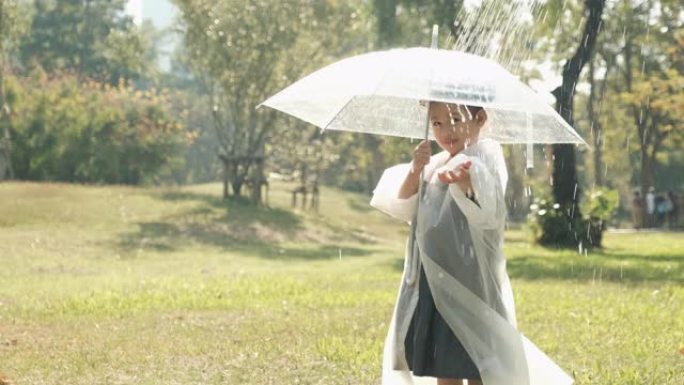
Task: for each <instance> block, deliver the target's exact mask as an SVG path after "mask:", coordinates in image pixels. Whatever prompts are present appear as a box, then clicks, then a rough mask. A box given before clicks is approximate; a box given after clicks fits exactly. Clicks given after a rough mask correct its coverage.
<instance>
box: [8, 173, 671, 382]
mask: <svg viewBox="0 0 684 385" xmlns="http://www.w3.org/2000/svg"><path fill="white" fill-rule="evenodd" d="M290 188H291V186H289V185H287V184H284V183H280V184H275V185H274V186H272V191H271V194H270V208H254V207H248V206H245V205H244V204H239V203H237V202H224V201H222V200H221V199H220V197H219V196H218V193H219V192H220V186H218V185H200V186H192V187H185V188H174V189H171V188H164V189H162V188H150V189H142V188H129V187H119V186H105V187H94V186H79V185H61V184H31V183H4V184H0V384H3V383H4V384H7V383H10V384H13V385H18V384H325V385H329V384H377V383H378V382H379V381H378V380H379V373H380V360H381V350H382V342H383V340H384V336H385V333H386V331H387V326H388V322H389V319H390V315H391V310H392V306H393V303H394V299H395V295H396V292H397V289H398V284H399V280H400V274H401V267H402V263H403V262H402V258H403V255H402V254H403V246H404V237H405V235H406V232H407V229H406V228H405V226H402V225H401V224H398V223H396V222H394V221H392V220H390V219H389V218H387V217H385V216H384V215H383V214H381V213H378V212H375V211H374V210H373V209H371V208H370V207H369V206H368V198H367V197H365V196H362V195H358V194H351V193H344V192H339V191H336V190H330V189H323V191H322V193H321V207H320V214H319V215H316V214H314V213H312V212H309V211H303V210H299V209H298V210H292V209H290V208H289V206H288V205H289V195H288V189H290ZM605 244H606V248H605V250H603V251H601V252H597V253H589V254H588V255H580V254H578V253H577V252H573V251H558V250H549V249H544V248H540V247H538V246H533V245H531V244H530V243H529V239H528V235H527V233H526V232H525V231H523V230H510V231H509V232H507V236H506V254H507V257H508V258H509V261H508V271H509V275H510V276H511V280H512V284H513V290H514V293H515V300H516V307H517V315H518V323H519V325H518V326H519V329H520V330H521V331H522V332H523V333H524V334H525V335H527V336H528V337H529V338H530V339H531V340H532V341H533V342H535V343H536V344H537V346H539V347H540V348H541V349H542V350H544V351H545V352H546V353H547V354H548V355H549V356H550V357H552V358H553V359H554V361H556V362H557V363H558V364H559V365H560V366H561V367H562V368H564V369H565V370H566V372H568V373H570V374H571V375H573V376H574V378H575V380H576V383H577V384H583V385H584V384H602V385H603V384H615V385H627V384H632V385H642V384H671V385H681V384H683V383H684V355H683V354H681V353H679V349H680V348H682V347H684V237H683V236H682V234H681V233H680V234H676V233H634V234H607V235H606V238H605ZM3 381H4V382H3ZM549 385H551V384H549Z"/></svg>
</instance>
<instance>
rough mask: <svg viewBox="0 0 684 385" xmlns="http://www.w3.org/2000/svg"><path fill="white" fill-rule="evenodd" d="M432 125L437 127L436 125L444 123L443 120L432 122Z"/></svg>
mask: <svg viewBox="0 0 684 385" xmlns="http://www.w3.org/2000/svg"><path fill="white" fill-rule="evenodd" d="M432 125H433V126H435V127H436V126H441V125H442V123H441V122H432Z"/></svg>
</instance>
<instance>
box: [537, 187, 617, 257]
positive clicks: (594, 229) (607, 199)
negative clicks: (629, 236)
mask: <svg viewBox="0 0 684 385" xmlns="http://www.w3.org/2000/svg"><path fill="white" fill-rule="evenodd" d="M618 204H619V196H618V192H617V190H610V189H598V188H597V189H595V190H593V191H591V192H590V193H589V194H588V196H587V199H585V200H584V201H583V202H582V210H580V211H581V213H582V217H581V218H576V217H577V216H576V215H575V213H574V210H575V208H574V207H563V206H562V205H561V204H559V203H555V202H553V201H552V200H551V199H550V198H549V199H545V198H535V199H534V203H532V204H531V205H530V213H529V214H528V219H529V223H530V227H531V229H532V232H533V234H534V238H535V240H536V242H537V243H539V244H541V245H546V246H555V247H579V249H580V251H581V250H582V248H585V249H590V248H594V247H601V242H602V239H603V231H604V230H605V229H606V228H607V223H608V222H609V220H610V219H611V217H612V215H613V214H614V212H615V210H616V209H617V207H618ZM573 218H574V219H573ZM571 221H574V222H573V223H571ZM573 229H577V230H576V231H575V230H573Z"/></svg>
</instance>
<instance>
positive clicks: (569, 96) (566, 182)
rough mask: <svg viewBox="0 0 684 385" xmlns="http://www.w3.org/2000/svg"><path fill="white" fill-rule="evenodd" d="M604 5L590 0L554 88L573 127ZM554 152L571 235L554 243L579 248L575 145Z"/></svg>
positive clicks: (557, 187)
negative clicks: (577, 98) (579, 34)
mask: <svg viewBox="0 0 684 385" xmlns="http://www.w3.org/2000/svg"><path fill="white" fill-rule="evenodd" d="M604 6H605V0H586V2H585V10H586V12H587V13H588V17H587V21H586V23H585V25H584V30H583V32H582V38H581V40H580V42H581V43H580V46H579V47H578V48H577V51H576V52H575V54H574V55H573V57H572V58H571V59H570V60H569V61H567V62H566V63H565V65H564V66H563V83H562V84H561V86H560V87H558V88H556V89H555V90H554V91H553V94H554V96H555V97H556V107H557V109H558V112H559V114H560V115H561V117H563V119H565V121H566V122H567V123H568V124H569V125H570V126H572V125H573V124H574V120H573V108H574V95H575V87H576V85H577V82H578V80H579V76H580V73H581V71H582V67H584V64H585V63H586V62H587V61H588V60H589V58H590V57H591V53H592V51H593V49H594V46H595V44H596V38H597V36H598V33H599V29H600V26H601V14H602V13H603V8H604ZM553 155H554V162H553V197H554V200H555V202H556V203H559V204H560V205H561V208H562V210H563V211H564V212H565V213H566V215H567V221H568V223H567V225H568V228H569V229H570V234H568V235H570V236H568V237H564V238H562V239H557V240H554V241H552V242H553V243H555V244H556V245H558V246H568V247H575V246H576V245H577V241H578V240H580V237H582V236H583V235H584V231H583V229H581V228H580V226H578V221H577V218H581V215H580V212H579V196H580V191H579V189H578V185H577V168H576V156H575V148H574V146H573V145H570V144H554V145H553ZM554 230H556V229H548V231H547V230H545V232H546V233H548V232H549V231H554Z"/></svg>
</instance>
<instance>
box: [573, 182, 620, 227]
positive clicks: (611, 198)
mask: <svg viewBox="0 0 684 385" xmlns="http://www.w3.org/2000/svg"><path fill="white" fill-rule="evenodd" d="M619 203H620V197H619V196H618V192H617V190H610V189H599V188H597V189H595V190H593V191H591V192H590V193H589V194H588V196H587V199H585V200H584V201H583V202H582V204H583V205H584V206H583V207H582V214H583V215H584V216H585V219H593V220H597V221H603V222H607V221H608V220H609V219H610V217H611V216H612V215H613V213H614V212H615V210H616V209H617V207H618V205H619Z"/></svg>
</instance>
